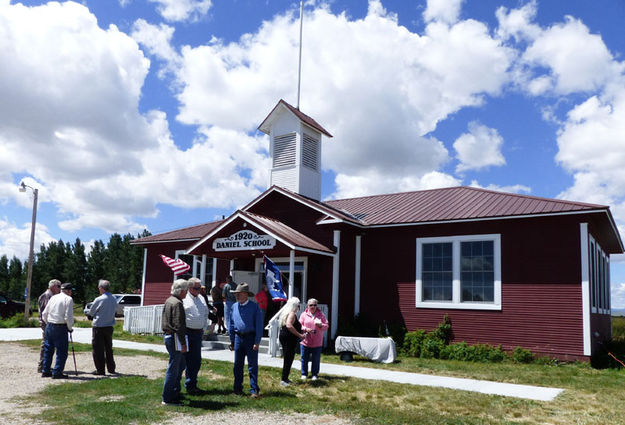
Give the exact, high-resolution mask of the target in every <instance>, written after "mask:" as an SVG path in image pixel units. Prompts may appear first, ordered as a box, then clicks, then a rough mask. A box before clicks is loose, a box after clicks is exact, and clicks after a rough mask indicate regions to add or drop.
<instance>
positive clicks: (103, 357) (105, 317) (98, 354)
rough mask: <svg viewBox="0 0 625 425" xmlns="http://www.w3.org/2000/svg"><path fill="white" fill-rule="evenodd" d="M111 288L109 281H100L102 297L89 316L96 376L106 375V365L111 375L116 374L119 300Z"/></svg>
mask: <svg viewBox="0 0 625 425" xmlns="http://www.w3.org/2000/svg"><path fill="white" fill-rule="evenodd" d="M110 287H111V284H110V283H109V281H108V280H104V279H100V281H99V282H98V291H100V296H99V297H98V298H96V299H95V300H94V301H93V304H92V305H91V310H89V316H91V317H93V329H92V330H91V348H92V352H93V363H94V364H95V369H96V370H95V372H94V375H104V366H105V365H106V368H107V369H108V371H109V373H115V359H114V358H113V326H115V311H116V310H117V300H116V299H115V297H114V296H113V295H111V293H110V292H109V290H110Z"/></svg>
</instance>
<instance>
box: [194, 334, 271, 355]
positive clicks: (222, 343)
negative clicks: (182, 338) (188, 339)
mask: <svg viewBox="0 0 625 425" xmlns="http://www.w3.org/2000/svg"><path fill="white" fill-rule="evenodd" d="M229 345H230V337H229V336H228V335H227V334H210V335H204V340H203V341H202V350H228V346H229ZM278 351H280V349H278ZM258 352H259V353H262V354H269V338H268V337H263V338H262V339H261V340H260V346H259V347H258Z"/></svg>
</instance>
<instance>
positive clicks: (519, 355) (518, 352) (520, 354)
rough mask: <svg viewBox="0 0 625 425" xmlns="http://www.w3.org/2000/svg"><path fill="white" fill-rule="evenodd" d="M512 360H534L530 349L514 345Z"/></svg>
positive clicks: (520, 361)
mask: <svg viewBox="0 0 625 425" xmlns="http://www.w3.org/2000/svg"><path fill="white" fill-rule="evenodd" d="M512 360H513V361H514V362H515V363H531V362H532V361H533V360H534V355H533V354H532V352H531V351H530V350H526V349H525V348H523V347H515V348H514V350H513V351H512Z"/></svg>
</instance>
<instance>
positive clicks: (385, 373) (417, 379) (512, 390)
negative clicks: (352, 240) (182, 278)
mask: <svg viewBox="0 0 625 425" xmlns="http://www.w3.org/2000/svg"><path fill="white" fill-rule="evenodd" d="M27 339H41V330H40V329H39V328H14V329H0V341H22V340H27ZM73 339H74V341H75V342H81V343H84V344H90V343H91V329H90V328H75V329H74V333H73ZM113 346H114V347H116V348H128V349H133V350H141V351H155V352H158V353H166V352H167V350H166V349H165V346H164V345H162V344H146V343H140V342H131V341H123V340H118V339H116V340H114V341H113ZM202 358H205V359H210V360H221V361H227V362H232V361H233V358H234V356H233V354H232V353H231V352H230V351H228V350H203V351H202ZM258 363H259V364H260V365H261V366H269V367H277V368H282V359H281V358H275V357H270V356H269V355H268V354H259V356H258ZM293 368H294V369H296V370H297V369H299V365H298V364H294V365H293ZM321 371H322V372H323V374H324V375H337V376H350V377H353V378H361V379H373V380H377V381H389V382H397V383H400V384H410V385H422V386H430V387H443V388H450V389H454V390H463V391H475V392H478V393H482V394H492V395H500V396H505V397H517V398H525V399H530V400H538V401H551V400H553V399H554V398H556V397H557V396H558V394H560V393H562V392H563V391H564V390H563V389H561V388H549V387H537V386H532V385H519V384H506V383H501V382H493V381H483V380H477V379H465V378H452V377H447V376H435V375H424V374H421V373H410V372H399V371H392V370H387V369H373V368H367V367H354V366H346V365H341V364H332V363H322V364H321Z"/></svg>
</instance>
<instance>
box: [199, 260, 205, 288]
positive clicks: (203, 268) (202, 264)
mask: <svg viewBox="0 0 625 425" xmlns="http://www.w3.org/2000/svg"><path fill="white" fill-rule="evenodd" d="M200 276H201V278H200V280H201V281H202V285H204V286H206V281H205V279H206V254H202V263H201V265H200Z"/></svg>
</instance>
